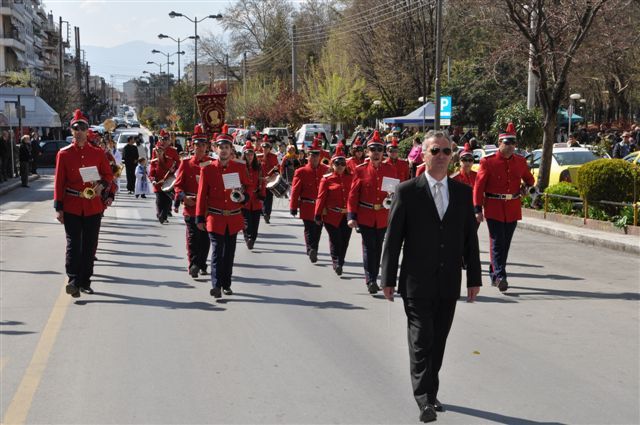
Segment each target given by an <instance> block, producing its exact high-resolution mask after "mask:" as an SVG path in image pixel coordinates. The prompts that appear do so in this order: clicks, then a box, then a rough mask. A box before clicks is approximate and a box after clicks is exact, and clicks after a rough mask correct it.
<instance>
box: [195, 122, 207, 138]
mask: <svg viewBox="0 0 640 425" xmlns="http://www.w3.org/2000/svg"><path fill="white" fill-rule="evenodd" d="M198 139H204V140H207V135H206V134H205V133H204V128H202V124H196V126H195V127H193V133H192V134H191V140H194V141H195V140H198Z"/></svg>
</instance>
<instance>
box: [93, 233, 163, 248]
mask: <svg viewBox="0 0 640 425" xmlns="http://www.w3.org/2000/svg"><path fill="white" fill-rule="evenodd" d="M102 233H103V232H100V235H101V237H100V243H102V242H105V243H117V244H122V243H123V241H121V240H118V239H108V238H103V237H102ZM125 243H126V244H127V245H139V246H155V247H161V248H171V247H172V245H169V244H166V243H148V242H136V241H126V242H125ZM98 246H99V245H98Z"/></svg>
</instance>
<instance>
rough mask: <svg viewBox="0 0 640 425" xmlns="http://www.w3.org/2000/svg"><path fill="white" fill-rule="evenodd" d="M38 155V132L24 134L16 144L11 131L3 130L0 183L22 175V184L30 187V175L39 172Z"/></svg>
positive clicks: (0, 139)
mask: <svg viewBox="0 0 640 425" xmlns="http://www.w3.org/2000/svg"><path fill="white" fill-rule="evenodd" d="M12 149H13V153H12V152H11V150H12ZM38 156H40V135H39V134H38V132H33V133H31V134H24V135H22V136H21V137H20V143H19V144H17V145H16V144H13V143H11V137H10V135H9V132H8V131H7V130H3V131H2V133H0V183H1V182H5V181H7V180H9V179H12V178H14V177H17V176H20V179H21V181H22V186H24V187H29V185H28V179H29V175H30V174H36V173H37V168H38V164H37V159H38ZM12 161H13V163H12Z"/></svg>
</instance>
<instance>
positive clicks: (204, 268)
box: [200, 266, 209, 276]
mask: <svg viewBox="0 0 640 425" xmlns="http://www.w3.org/2000/svg"><path fill="white" fill-rule="evenodd" d="M200 274H201V275H202V276H206V275H208V274H209V272H208V271H207V266H204V267H203V268H201V269H200Z"/></svg>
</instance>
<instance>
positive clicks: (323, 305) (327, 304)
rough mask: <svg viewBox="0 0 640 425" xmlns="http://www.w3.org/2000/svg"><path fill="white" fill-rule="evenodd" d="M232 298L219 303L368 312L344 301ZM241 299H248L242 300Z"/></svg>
mask: <svg viewBox="0 0 640 425" xmlns="http://www.w3.org/2000/svg"><path fill="white" fill-rule="evenodd" d="M234 294H235V295H233V297H232V298H230V297H228V298H224V299H221V300H219V301H218V303H223V304H224V303H229V302H232V303H265V304H284V305H294V306H300V307H313V308H318V309H339V310H366V309H365V308H364V307H360V306H357V305H353V304H349V303H345V302H342V301H324V302H320V301H307V300H301V299H297V298H275V297H266V296H264V295H254V294H245V293H240V292H235V293H234ZM240 297H248V298H249V299H247V298H240Z"/></svg>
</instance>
